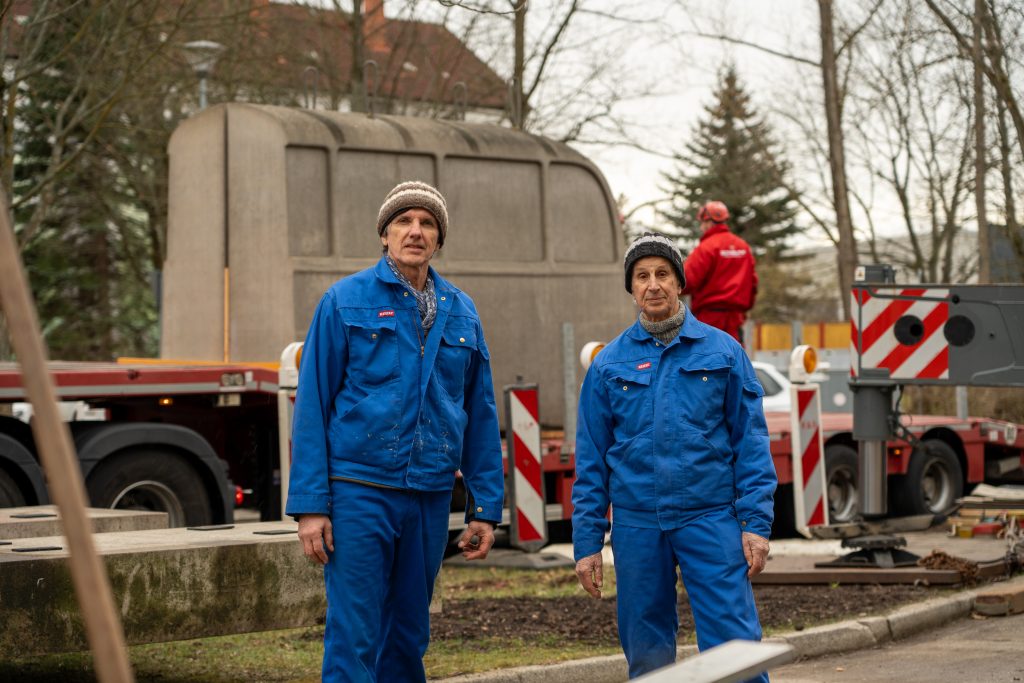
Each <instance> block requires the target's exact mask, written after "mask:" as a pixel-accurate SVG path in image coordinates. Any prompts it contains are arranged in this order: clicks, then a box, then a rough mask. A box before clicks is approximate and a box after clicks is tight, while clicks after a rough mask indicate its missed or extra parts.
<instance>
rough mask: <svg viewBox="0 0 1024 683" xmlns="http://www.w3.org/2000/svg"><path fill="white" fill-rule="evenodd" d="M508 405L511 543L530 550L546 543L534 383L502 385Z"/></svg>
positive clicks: (538, 427)
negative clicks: (513, 385)
mask: <svg viewBox="0 0 1024 683" xmlns="http://www.w3.org/2000/svg"><path fill="white" fill-rule="evenodd" d="M505 405H506V406H508V422H507V423H506V424H507V425H508V462H509V473H508V511H509V517H510V521H511V528H510V533H511V539H510V542H511V544H512V545H514V546H516V547H518V548H522V549H523V550H527V551H530V552H534V551H537V550H540V549H541V548H543V547H544V546H545V545H546V544H547V540H548V531H547V522H546V521H545V517H544V472H543V470H542V469H541V455H542V451H541V443H540V420H539V418H538V415H539V412H538V405H539V402H538V397H537V386H536V385H531V386H515V387H505Z"/></svg>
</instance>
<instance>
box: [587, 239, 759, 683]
mask: <svg viewBox="0 0 1024 683" xmlns="http://www.w3.org/2000/svg"><path fill="white" fill-rule="evenodd" d="M625 270H626V291H627V292H630V293H631V294H632V295H633V298H634V300H635V302H636V305H637V307H638V308H639V310H640V313H639V316H638V318H637V321H636V322H635V323H634V324H633V325H632V326H630V327H629V328H628V329H626V331H625V332H623V333H622V334H620V335H619V336H618V337H616V338H615V339H614V340H613V341H612V342H610V343H609V344H608V345H607V346H606V347H605V348H604V349H603V350H602V351H601V352H600V353H599V354H598V355H597V357H596V358H595V359H594V362H593V365H591V367H590V369H589V371H588V372H587V376H586V379H585V380H584V382H583V390H582V394H581V396H580V404H579V419H578V422H577V425H578V426H577V431H576V481H575V483H574V484H573V492H572V502H573V506H574V510H573V517H572V526H573V546H574V547H573V551H574V553H575V557H576V561H577V564H576V574H577V576H578V578H579V580H580V584H581V585H582V586H583V588H584V589H585V590H586V591H587V592H588V593H590V594H591V595H593V596H594V597H597V598H600V597H601V586H602V583H603V577H602V559H601V551H602V548H603V547H604V538H605V533H606V532H607V531H608V528H609V522H608V518H607V515H608V508H609V505H610V506H611V508H612V515H611V516H612V523H611V525H610V526H611V532H612V534H611V535H612V538H611V540H612V552H613V553H614V557H615V578H616V585H617V590H618V599H617V601H616V603H617V610H618V624H619V639H620V641H621V643H622V648H623V650H624V652H625V654H626V660H627V661H628V663H629V675H630V678H635V677H637V676H639V675H641V674H644V673H646V672H649V671H653V670H655V669H658V668H661V667H663V666H666V665H668V664H671V663H672V662H674V661H675V657H676V634H677V631H678V629H679V619H678V614H677V612H676V569H675V568H676V566H677V565H678V566H679V569H680V573H681V574H682V579H683V583H684V584H685V586H686V593H687V596H688V597H689V600H690V607H691V609H692V611H693V618H694V623H695V625H696V628H697V645H698V647H699V648H700V649H701V650H705V649H707V648H710V647H713V646H715V645H718V644H720V643H723V642H725V641H728V640H732V639H735V638H741V639H744V640H760V638H761V626H760V623H759V621H758V617H757V609H756V607H755V605H754V595H753V591H752V589H751V586H750V577H752V576H754V575H755V574H757V573H758V572H760V571H761V570H762V569H764V565H765V561H766V560H767V557H768V536H769V533H770V531H771V526H772V518H773V507H772V503H773V500H772V497H773V494H774V492H775V486H776V483H777V479H776V475H775V467H774V465H773V464H772V458H771V453H770V452H769V448H768V428H767V425H766V423H765V419H764V413H763V412H762V409H761V397H762V396H763V395H764V391H763V390H762V389H761V385H760V384H759V383H758V381H757V377H756V375H755V374H754V370H753V368H752V367H751V364H750V361H749V360H748V359H747V357H746V355H745V354H744V352H743V349H742V348H741V347H740V345H739V344H738V343H737V342H736V340H735V339H733V338H732V337H731V336H729V335H728V334H726V333H725V332H722V331H721V330H718V329H715V328H713V327H710V326H709V325H705V324H704V323H702V322H699V321H698V320H697V319H696V318H695V317H694V316H693V315H692V314H690V313H688V311H687V310H686V308H685V307H684V306H683V305H682V303H681V302H680V301H679V297H680V295H681V294H682V291H683V287H684V286H685V282H686V280H685V277H684V274H683V261H682V257H681V256H680V254H679V251H678V250H677V249H676V248H675V246H674V245H673V244H672V243H671V242H670V241H669V240H667V239H666V238H664V237H662V236H660V235H655V234H652V233H647V234H645V235H643V236H641V237H640V238H638V239H637V240H636V241H634V242H633V244H632V245H630V247H629V249H628V250H627V252H626V257H625ZM754 680H761V681H767V680H768V679H767V676H764V675H763V676H761V677H759V678H757V679H754Z"/></svg>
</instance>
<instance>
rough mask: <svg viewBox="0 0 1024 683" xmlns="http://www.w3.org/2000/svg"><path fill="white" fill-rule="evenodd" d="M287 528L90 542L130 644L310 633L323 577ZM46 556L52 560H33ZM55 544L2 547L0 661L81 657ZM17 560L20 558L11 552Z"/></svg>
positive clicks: (318, 616)
mask: <svg viewBox="0 0 1024 683" xmlns="http://www.w3.org/2000/svg"><path fill="white" fill-rule="evenodd" d="M296 529H297V525H296V524H295V523H294V522H290V521H289V522H263V523H256V524H245V525H241V526H233V527H230V528H225V529H214V530H208V531H191V530H188V529H183V528H176V529H163V530H151V531H133V532H114V533H106V534H98V535H96V536H94V537H93V540H94V543H95V545H96V548H97V550H98V552H99V553H100V555H101V556H102V559H103V562H104V564H105V566H106V569H107V572H108V574H109V576H110V582H111V586H112V588H113V592H114V600H115V604H116V605H117V607H118V608H119V611H120V614H121V619H122V621H123V623H124V628H125V636H126V639H127V641H128V643H129V644H138V643H150V642H162V641H168V640H182V639H187V638H196V637H204V636H212V635H226V634H231V633H246V632H250V631H262V630H270V629H279V628H295V627H300V626H311V625H313V624H316V623H318V622H322V620H323V616H324V611H325V608H326V603H325V599H324V589H323V580H322V570H321V568H320V567H319V566H317V565H315V564H313V563H311V562H310V561H309V560H307V559H306V558H305V557H304V556H303V554H302V548H301V545H300V543H299V541H298V538H297V536H296V534H295V531H296ZM44 547H53V548H58V549H57V550H36V548H44ZM66 547H67V546H66V543H65V541H64V538H63V537H62V536H51V537H44V538H33V539H16V540H14V541H13V542H12V544H11V545H7V546H0V613H2V614H3V615H4V619H2V620H0V657H11V656H15V655H17V656H26V655H32V654H37V653H44V652H60V651H71V650H80V649H85V648H87V647H88V645H87V643H86V640H85V633H84V630H83V627H82V619H81V615H80V613H79V608H78V603H77V600H76V597H75V593H74V589H73V586H72V583H71V577H70V573H69V572H68V568H67V562H66V561H65V559H66V558H67V556H68V552H67V550H66ZM19 551H21V552H19Z"/></svg>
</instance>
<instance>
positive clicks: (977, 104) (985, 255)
mask: <svg viewBox="0 0 1024 683" xmlns="http://www.w3.org/2000/svg"><path fill="white" fill-rule="evenodd" d="M984 16H985V0H974V173H975V176H976V178H975V181H974V203H975V206H976V208H977V214H978V283H979V284H988V283H989V282H991V281H992V249H991V247H990V246H989V240H988V220H987V219H986V216H985V80H984V78H985V76H984V73H983V68H984V63H983V60H984V54H983V53H982V47H981V27H982V22H983V21H984Z"/></svg>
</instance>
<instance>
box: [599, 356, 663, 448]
mask: <svg viewBox="0 0 1024 683" xmlns="http://www.w3.org/2000/svg"><path fill="white" fill-rule="evenodd" d="M651 374H652V373H651V371H650V370H646V371H644V370H627V369H616V370H613V371H612V372H611V373H610V375H609V376H610V379H609V380H608V381H607V383H606V385H605V388H606V389H607V390H608V400H609V402H610V403H611V409H612V415H613V416H614V418H615V420H616V422H618V423H619V424H622V425H624V426H626V428H627V429H628V430H629V431H630V432H631V433H633V434H639V433H640V432H642V431H643V430H644V429H646V428H647V426H648V425H649V424H650V422H651V419H652V418H653V417H654V407H653V405H652V404H651V396H650V390H651Z"/></svg>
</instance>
